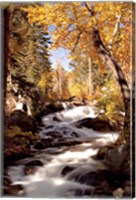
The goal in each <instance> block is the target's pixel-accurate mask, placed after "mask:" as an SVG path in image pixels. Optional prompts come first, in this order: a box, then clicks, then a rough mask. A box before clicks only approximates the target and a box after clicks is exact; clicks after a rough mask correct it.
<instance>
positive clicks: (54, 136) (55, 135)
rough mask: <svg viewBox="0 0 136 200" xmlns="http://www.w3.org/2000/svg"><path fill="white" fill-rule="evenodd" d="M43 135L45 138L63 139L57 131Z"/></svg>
mask: <svg viewBox="0 0 136 200" xmlns="http://www.w3.org/2000/svg"><path fill="white" fill-rule="evenodd" d="M45 134H46V136H51V137H53V138H62V137H63V134H62V133H61V132H59V131H49V132H47V133H45Z"/></svg>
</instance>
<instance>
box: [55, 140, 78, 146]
mask: <svg viewBox="0 0 136 200" xmlns="http://www.w3.org/2000/svg"><path fill="white" fill-rule="evenodd" d="M81 143H82V141H80V140H73V139H65V140H58V141H56V142H54V143H53V147H59V146H72V145H78V144H81Z"/></svg>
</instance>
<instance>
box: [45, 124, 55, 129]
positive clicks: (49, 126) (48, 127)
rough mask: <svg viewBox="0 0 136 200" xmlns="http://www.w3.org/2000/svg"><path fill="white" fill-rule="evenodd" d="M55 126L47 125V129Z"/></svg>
mask: <svg viewBox="0 0 136 200" xmlns="http://www.w3.org/2000/svg"><path fill="white" fill-rule="evenodd" d="M53 127H54V126H53V125H48V126H45V129H50V128H53Z"/></svg>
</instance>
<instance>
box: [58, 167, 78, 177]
mask: <svg viewBox="0 0 136 200" xmlns="http://www.w3.org/2000/svg"><path fill="white" fill-rule="evenodd" d="M74 169H75V167H72V166H65V167H64V168H63V170H62V172H61V174H62V176H66V175H67V174H68V173H70V172H71V171H73V170H74Z"/></svg>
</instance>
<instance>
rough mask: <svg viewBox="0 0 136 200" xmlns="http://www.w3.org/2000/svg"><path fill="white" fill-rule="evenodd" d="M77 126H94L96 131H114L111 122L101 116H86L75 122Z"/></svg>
mask: <svg viewBox="0 0 136 200" xmlns="http://www.w3.org/2000/svg"><path fill="white" fill-rule="evenodd" d="M75 125H76V126H82V127H86V128H92V129H94V130H96V131H114V127H112V125H111V124H110V122H108V121H106V120H102V119H99V118H85V119H82V120H79V121H77V122H76V123H75Z"/></svg>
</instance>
